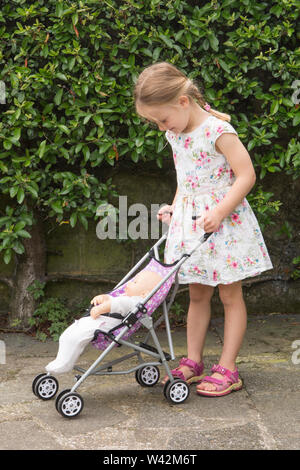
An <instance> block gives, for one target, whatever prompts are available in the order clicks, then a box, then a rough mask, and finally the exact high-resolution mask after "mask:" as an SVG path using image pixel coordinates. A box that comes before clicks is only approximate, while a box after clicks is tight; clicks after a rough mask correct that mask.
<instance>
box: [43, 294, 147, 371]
mask: <svg viewBox="0 0 300 470" xmlns="http://www.w3.org/2000/svg"><path fill="white" fill-rule="evenodd" d="M109 297H110V301H111V308H110V312H108V313H110V314H112V313H119V314H121V315H122V316H123V317H125V316H126V315H127V313H129V312H130V311H131V310H133V309H134V308H135V307H136V305H137V304H138V303H139V302H141V301H142V300H143V297H142V296H127V295H120V296H118V297H113V296H111V295H109ZM120 322H121V320H120V319H117V318H113V317H110V316H107V315H105V314H104V315H100V316H99V317H98V318H96V319H94V318H92V317H91V316H88V317H83V318H80V319H79V320H75V322H74V323H73V324H72V325H70V326H69V327H68V328H67V329H66V330H65V331H64V332H63V333H62V335H61V336H60V338H59V348H58V353H57V356H56V359H55V360H54V361H52V362H50V363H49V364H48V365H47V366H46V371H47V372H48V373H50V374H62V373H64V372H69V371H71V370H72V369H73V367H74V365H75V364H76V361H77V359H78V358H79V356H80V354H81V353H82V352H83V350H84V348H85V347H86V346H87V344H88V343H89V342H90V341H92V339H93V337H94V333H95V331H96V330H98V329H99V330H102V331H105V332H108V331H109V330H111V329H112V328H114V327H115V326H117V325H119V324H120Z"/></svg>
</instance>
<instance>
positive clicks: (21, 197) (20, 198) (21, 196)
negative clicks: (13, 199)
mask: <svg viewBox="0 0 300 470" xmlns="http://www.w3.org/2000/svg"><path fill="white" fill-rule="evenodd" d="M24 197H25V192H24V189H23V188H19V189H18V194H17V201H18V203H19V204H22V202H23V201H24Z"/></svg>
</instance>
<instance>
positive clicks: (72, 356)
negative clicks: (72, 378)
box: [46, 317, 104, 374]
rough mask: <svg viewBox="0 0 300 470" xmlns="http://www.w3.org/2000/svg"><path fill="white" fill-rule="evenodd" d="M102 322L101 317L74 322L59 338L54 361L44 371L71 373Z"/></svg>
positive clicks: (84, 318) (85, 318)
mask: <svg viewBox="0 0 300 470" xmlns="http://www.w3.org/2000/svg"><path fill="white" fill-rule="evenodd" d="M103 320H104V319H102V318H101V317H99V318H97V319H93V318H92V317H83V318H80V320H75V322H74V323H73V324H72V325H70V326H69V327H68V328H67V329H66V330H65V331H64V332H63V333H62V335H61V336H60V338H59V348H58V353H57V356H56V359H55V360H54V361H52V362H50V363H49V364H48V365H47V366H46V371H47V372H50V373H51V374H62V373H64V372H69V371H71V370H72V369H73V367H74V365H75V363H76V361H77V359H78V358H79V356H80V355H81V354H82V352H83V350H84V348H85V347H86V346H87V344H88V343H89V342H90V341H91V340H92V339H93V337H94V332H95V330H96V329H97V328H101V324H102V323H103Z"/></svg>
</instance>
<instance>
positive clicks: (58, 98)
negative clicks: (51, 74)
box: [54, 88, 63, 106]
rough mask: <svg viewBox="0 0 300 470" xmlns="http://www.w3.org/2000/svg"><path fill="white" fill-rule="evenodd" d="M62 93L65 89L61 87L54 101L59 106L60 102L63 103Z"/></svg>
mask: <svg viewBox="0 0 300 470" xmlns="http://www.w3.org/2000/svg"><path fill="white" fill-rule="evenodd" d="M62 94H63V89H62V88H60V89H59V90H58V91H57V93H56V95H55V96H54V103H55V104H56V105H57V106H59V105H60V103H61V98H62Z"/></svg>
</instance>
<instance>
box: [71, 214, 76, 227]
mask: <svg viewBox="0 0 300 470" xmlns="http://www.w3.org/2000/svg"><path fill="white" fill-rule="evenodd" d="M76 222H77V213H76V212H73V214H72V215H71V217H70V225H71V227H72V228H74V227H75V225H76Z"/></svg>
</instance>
